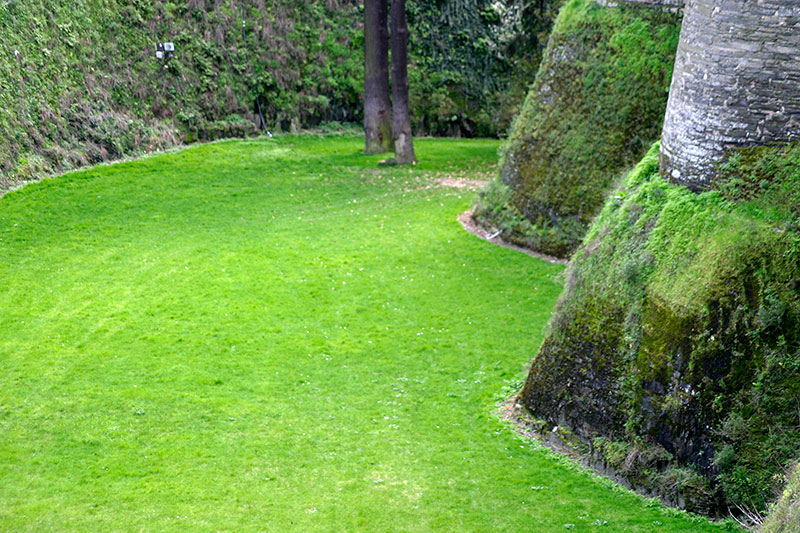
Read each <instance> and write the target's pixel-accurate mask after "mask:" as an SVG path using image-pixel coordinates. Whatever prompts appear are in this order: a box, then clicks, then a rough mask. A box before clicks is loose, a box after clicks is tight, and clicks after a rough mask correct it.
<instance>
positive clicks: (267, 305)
mask: <svg viewBox="0 0 800 533" xmlns="http://www.w3.org/2000/svg"><path fill="white" fill-rule="evenodd" d="M361 143H362V140H361V139H358V138H352V137H328V138H318V137H311V136H307V137H281V138H276V139H272V140H251V141H238V142H221V143H216V144H210V145H204V146H198V147H194V148H191V149H187V150H184V151H181V152H179V153H172V154H164V155H159V156H155V157H150V158H147V159H144V160H141V161H135V162H129V163H122V164H117V165H113V166H105V167H98V168H94V169H91V170H86V171H82V172H75V173H71V174H68V175H66V176H62V177H59V178H56V179H50V180H46V181H44V182H41V183H38V184H33V185H29V186H27V187H25V188H23V189H21V190H19V191H16V192H13V193H10V194H8V195H6V196H5V197H3V198H0V366H1V368H2V372H0V435H2V438H0V530H6V531H8V530H15V531H19V530H39V531H46V530H57V531H67V530H78V531H88V530H92V531H98V530H115V531H130V530H143V531H167V530H184V531H187V530H188V531H211V530H214V531H217V530H229V531H248V530H260V531H285V530H290V531H313V530H319V531H562V530H565V528H566V529H574V530H578V531H581V530H595V529H598V528H600V529H602V530H607V531H656V530H657V531H705V530H712V529H716V528H715V526H713V525H710V524H708V523H706V522H705V521H702V520H698V519H691V518H689V517H687V516H685V515H681V514H679V513H676V512H672V511H668V510H664V509H663V508H661V507H659V506H658V505H656V504H654V503H653V502H645V501H643V500H641V499H640V498H637V497H635V496H633V495H632V494H630V493H627V492H625V491H622V490H615V489H613V487H612V485H611V484H610V482H607V481H604V480H602V479H599V478H597V477H595V476H593V475H591V474H590V473H588V472H586V471H584V470H581V469H578V468H576V467H574V466H572V465H571V464H570V463H569V462H567V461H566V460H563V459H561V458H558V457H556V456H555V455H553V454H551V453H550V452H548V451H546V450H545V449H543V448H541V447H540V446H538V445H536V444H534V443H530V442H526V441H524V440H522V439H520V438H519V437H517V436H516V434H515V433H514V431H513V430H512V429H511V428H509V427H508V426H506V425H504V423H502V422H501V421H500V420H499V418H498V416H497V409H498V405H499V402H500V401H501V400H502V399H503V398H504V395H508V394H510V392H511V391H512V386H513V385H514V384H518V383H519V380H520V379H522V377H523V376H524V373H525V367H526V365H527V363H528V360H529V358H530V357H531V356H532V355H533V354H534V353H535V351H536V348H537V346H538V344H539V342H540V340H541V338H542V334H543V330H544V328H545V324H546V321H547V319H548V317H549V315H550V313H551V311H552V309H553V306H554V303H555V299H556V297H557V295H558V293H559V292H560V290H561V286H560V285H559V274H560V272H561V270H562V267H560V266H554V265H550V264H548V263H546V262H544V261H541V260H538V259H532V258H530V257H528V256H526V255H524V254H521V253H518V252H514V251H510V250H507V249H504V248H500V247H496V246H494V245H492V244H489V243H487V242H485V241H481V240H479V239H478V238H476V237H474V236H473V235H470V234H468V233H467V232H465V231H464V230H463V229H462V228H461V227H460V225H459V224H458V222H457V221H456V215H457V214H458V213H460V212H462V211H464V210H465V209H466V208H467V207H468V206H469V203H470V198H471V193H469V192H466V191H464V190H459V189H455V188H446V187H441V186H437V185H436V183H435V181H434V179H435V178H437V177H445V176H456V177H462V178H466V177H475V176H481V175H485V174H486V172H487V171H490V170H491V169H490V167H491V165H492V164H493V163H494V162H495V161H496V159H497V158H496V150H497V142H496V141H454V140H427V139H423V140H418V141H417V153H418V156H419V158H420V164H419V165H417V166H416V167H413V168H378V167H377V166H376V163H377V161H378V160H379V159H380V156H364V155H360V154H359V150H360V148H361Z"/></svg>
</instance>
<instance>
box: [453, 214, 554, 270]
mask: <svg viewBox="0 0 800 533" xmlns="http://www.w3.org/2000/svg"><path fill="white" fill-rule="evenodd" d="M458 221H459V222H460V223H461V226H463V228H464V229H465V230H467V231H468V232H470V233H472V234H473V235H476V236H477V237H478V238H481V239H484V240H487V241H489V242H491V243H493V244H497V245H498V246H503V247H504V248H510V249H512V250H516V251H518V252H522V253H524V254H527V255H529V256H531V257H536V258H538V259H544V260H545V261H547V262H548V263H553V264H557V265H566V264H567V263H568V261H567V260H566V259H559V258H557V257H552V256H549V255H545V254H540V253H538V252H534V251H533V250H529V249H527V248H523V247H521V246H517V245H516V244H511V243H510V242H506V241H504V240H503V239H502V238H500V232H499V231H497V232H493V233H490V232H489V231H488V230H486V229H485V228H482V227H480V226H478V225H477V224H475V222H474V221H473V219H472V209H470V210H469V211H464V212H463V213H461V214H460V215H458Z"/></svg>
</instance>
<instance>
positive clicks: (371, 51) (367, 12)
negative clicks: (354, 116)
mask: <svg viewBox="0 0 800 533" xmlns="http://www.w3.org/2000/svg"><path fill="white" fill-rule="evenodd" d="M388 18H389V6H388V4H387V0H364V137H365V147H364V152H366V153H368V154H378V153H382V152H391V150H392V102H391V100H390V99H389V28H388Z"/></svg>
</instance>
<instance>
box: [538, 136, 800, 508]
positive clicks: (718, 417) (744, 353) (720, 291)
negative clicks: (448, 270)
mask: <svg viewBox="0 0 800 533" xmlns="http://www.w3.org/2000/svg"><path fill="white" fill-rule="evenodd" d="M657 155H658V145H657V144H656V145H654V146H653V147H652V148H651V150H650V152H649V153H648V155H647V156H646V157H645V159H644V160H643V161H642V162H641V163H640V164H639V165H638V166H637V167H636V169H635V170H634V171H633V172H631V174H630V175H629V176H628V178H627V179H626V181H625V182H624V183H623V185H622V186H621V188H620V189H618V190H617V191H615V192H614V193H613V194H611V195H610V196H609V198H608V200H607V202H606V204H605V206H604V208H603V210H602V211H601V213H600V215H599V216H598V217H597V219H596V220H595V222H594V224H593V226H592V228H591V229H590V230H589V232H588V234H587V237H586V240H585V241H584V244H583V246H582V247H581V248H580V249H579V250H578V252H577V253H576V255H575V256H574V258H573V262H572V264H571V266H570V270H569V276H568V280H567V290H566V291H565V293H564V294H563V295H562V298H561V300H560V302H559V306H558V311H557V313H556V315H555V316H554V318H553V321H552V327H551V332H550V334H549V336H548V337H547V338H546V339H545V341H544V343H543V345H542V347H541V349H540V351H539V353H538V354H537V356H536V358H535V360H534V363H533V366H532V369H531V373H530V377H529V380H528V382H527V383H526V387H525V391H524V398H525V400H526V402H527V404H528V405H529V406H530V407H531V408H532V409H533V411H534V412H535V413H537V414H538V415H539V416H543V415H544V413H549V414H548V415H547V416H549V417H551V418H553V419H563V418H565V417H566V418H567V419H568V420H569V422H570V423H571V425H572V426H573V427H576V428H578V429H579V430H580V431H583V436H584V437H585V438H594V437H596V436H597V435H601V436H605V437H608V438H615V439H617V440H620V439H622V440H627V441H628V442H639V441H640V440H641V439H644V441H645V442H653V443H657V444H658V445H660V446H662V447H663V448H664V449H665V450H667V451H668V452H669V453H670V454H672V455H673V456H674V461H673V463H671V465H670V466H669V468H680V469H685V468H688V469H690V470H692V471H693V472H694V473H695V475H700V476H702V477H703V478H705V479H706V480H708V481H709V482H711V483H712V484H716V486H717V487H718V490H719V492H718V493H717V494H710V497H711V498H712V500H714V499H716V501H717V502H718V504H719V505H722V504H724V502H730V503H735V504H740V505H746V506H748V507H752V508H757V509H762V510H763V509H765V508H766V506H767V504H768V502H770V501H772V500H774V498H775V497H776V495H777V494H778V492H779V490H780V489H781V487H782V486H783V485H784V484H785V482H786V477H785V472H786V471H787V469H788V467H789V465H790V464H791V463H792V461H794V460H795V459H797V458H798V456H800V429H799V428H798V420H797V413H798V412H800V291H799V290H798V289H800V231H798V228H797V227H796V226H795V225H794V224H793V220H794V219H795V217H796V216H797V215H796V212H797V209H798V207H797V205H798V203H797V196H798V191H799V190H800V145H793V146H788V147H767V148H759V149H748V150H746V151H744V152H742V153H741V154H739V155H736V156H734V157H732V158H731V160H730V161H729V163H728V164H727V166H726V168H725V170H724V173H723V179H722V180H721V181H720V183H721V185H720V190H717V191H709V192H705V193H703V194H699V195H698V194H694V193H692V192H690V191H689V190H688V189H685V188H682V187H678V186H675V185H671V184H669V183H667V182H665V181H663V180H662V179H661V177H660V176H659V175H658V165H657ZM546 376H556V377H555V378H554V379H549V380H548V379H547V378H546ZM549 397H555V398H560V399H561V400H559V401H558V402H556V403H553V402H550V401H549V400H547V399H546V398H549ZM564 399H577V400H578V401H577V402H573V401H571V400H564ZM599 413H602V418H599V416H600V415H599ZM598 421H603V422H604V423H603V424H598ZM623 435H624V438H623V437H622V436H623ZM611 455H613V454H611ZM662 470H663V472H662V473H661V474H659V475H660V476H663V475H666V470H665V469H662ZM661 484H663V483H661ZM670 486H675V487H677V486H682V485H680V484H677V485H676V484H671V485H670ZM686 486H687V487H689V488H691V487H694V489H697V490H700V489H699V485H697V484H696V483H689V484H688V485H686ZM694 489H693V490H694ZM687 490H688V489H687ZM703 491H705V492H706V493H708V490H707V489H703V490H702V491H700V492H701V493H702V492H703ZM695 492H697V491H695ZM690 504H691V502H690V501H687V505H690ZM712 511H713V508H712ZM717 511H718V512H720V511H722V509H721V508H719V509H717Z"/></svg>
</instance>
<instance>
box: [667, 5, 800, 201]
mask: <svg viewBox="0 0 800 533" xmlns="http://www.w3.org/2000/svg"><path fill="white" fill-rule="evenodd" d="M790 141H800V2H798V0H687V1H686V7H685V10H684V18H683V26H682V27H681V37H680V44H679V45H678V53H677V56H676V58H675V70H674V73H673V76H672V87H671V89H670V95H669V102H668V103H667V113H666V118H665V120H664V130H663V133H662V138H661V154H660V166H661V174H662V176H664V177H665V178H666V179H669V180H670V181H672V182H673V183H677V184H680V185H685V186H687V187H689V188H690V189H693V190H702V189H707V188H709V187H710V186H711V185H712V182H713V179H714V176H715V174H716V166H717V165H718V164H719V163H720V162H721V161H723V159H724V157H725V154H726V153H728V152H730V151H731V150H732V149H734V148H738V147H743V146H750V145H761V144H769V143H776V142H780V143H782V142H790Z"/></svg>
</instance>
